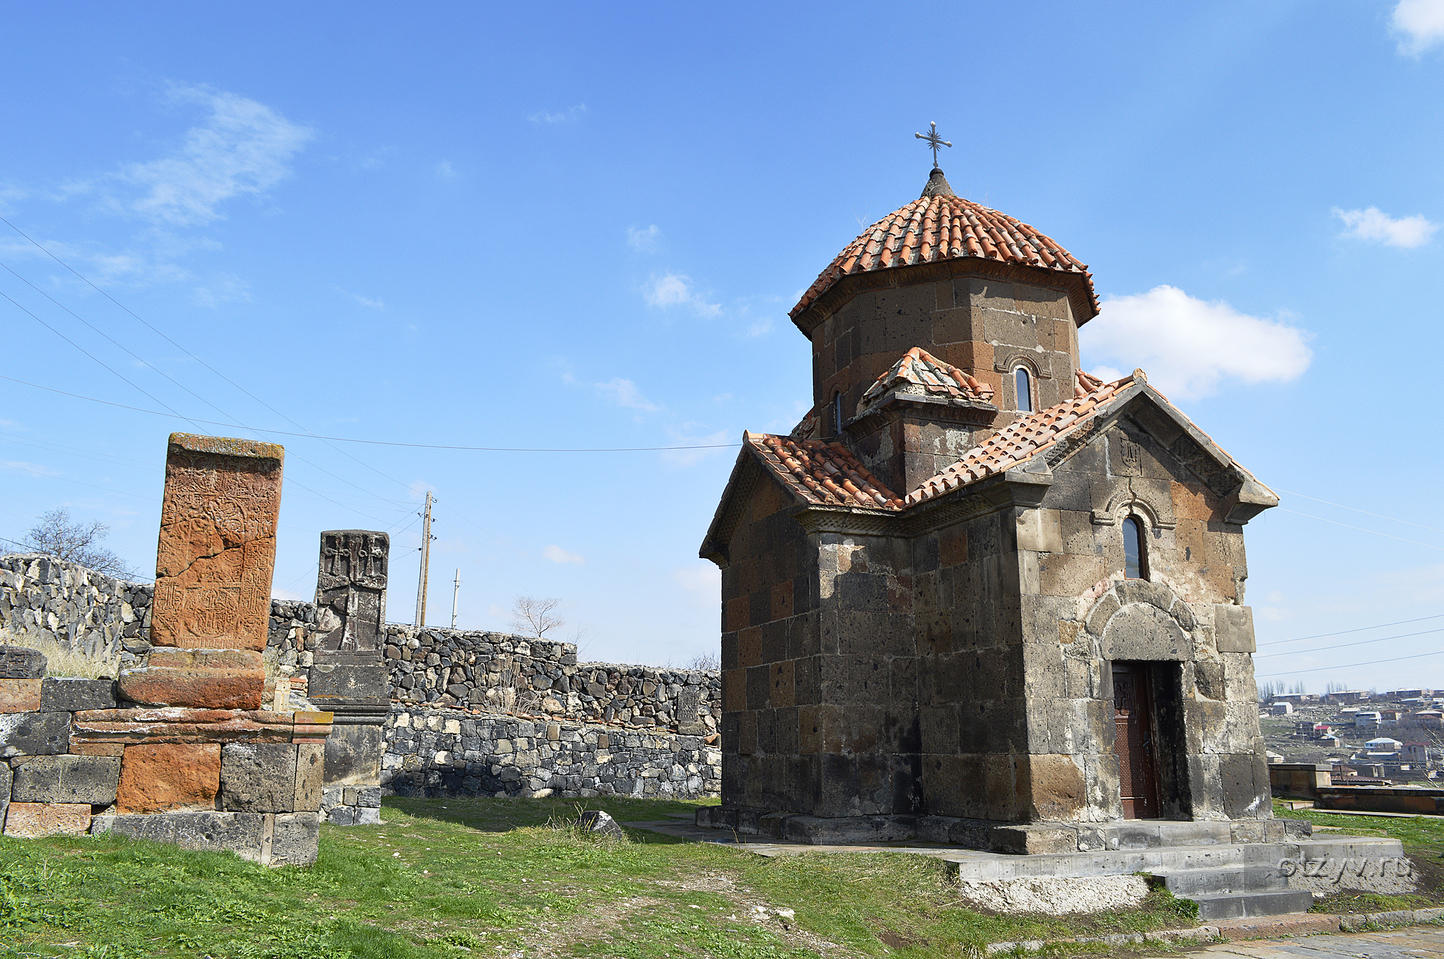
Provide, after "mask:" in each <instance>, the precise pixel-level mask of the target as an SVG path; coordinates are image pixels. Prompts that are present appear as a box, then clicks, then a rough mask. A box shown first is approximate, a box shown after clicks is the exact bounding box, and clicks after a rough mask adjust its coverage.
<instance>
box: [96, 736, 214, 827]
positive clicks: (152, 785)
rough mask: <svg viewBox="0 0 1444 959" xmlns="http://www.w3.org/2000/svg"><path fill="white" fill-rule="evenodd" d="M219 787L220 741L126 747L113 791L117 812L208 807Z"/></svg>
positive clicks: (211, 805) (148, 811)
mask: <svg viewBox="0 0 1444 959" xmlns="http://www.w3.org/2000/svg"><path fill="white" fill-rule="evenodd" d="M220 789H221V747H220V744H219V743H161V744H156V745H138V746H127V747H125V754H124V756H123V757H122V761H121V767H120V785H119V788H118V789H117V790H116V802H115V805H116V811H117V812H120V813H155V812H166V811H170V810H181V809H206V810H211V809H214V808H215V805H216V795H217V794H218V793H219V792H220Z"/></svg>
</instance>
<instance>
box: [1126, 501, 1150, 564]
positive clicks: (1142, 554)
mask: <svg viewBox="0 0 1444 959" xmlns="http://www.w3.org/2000/svg"><path fill="white" fill-rule="evenodd" d="M1122 525H1123V576H1124V578H1126V579H1147V578H1148V548H1147V544H1146V543H1145V542H1144V539H1143V521H1142V520H1141V519H1139V518H1138V517H1137V516H1129V517H1127V518H1126V519H1124V520H1123V524H1122Z"/></svg>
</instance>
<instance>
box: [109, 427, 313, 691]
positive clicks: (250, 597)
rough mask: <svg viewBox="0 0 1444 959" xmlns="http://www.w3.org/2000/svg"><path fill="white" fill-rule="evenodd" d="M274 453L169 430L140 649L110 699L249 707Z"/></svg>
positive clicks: (264, 446)
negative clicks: (146, 641)
mask: <svg viewBox="0 0 1444 959" xmlns="http://www.w3.org/2000/svg"><path fill="white" fill-rule="evenodd" d="M283 457H284V451H283V450H282V449H281V447H279V446H276V445H274V444H271V443H257V442H253V441H250V440H239V439H225V438H221V437H213V436H193V435H191V434H189V433H172V434H171V437H170V445H169V450H168V453H167V456H166V464H165V493H164V496H163V499H162V502H161V516H160V544H159V547H158V548H157V551H156V579H155V601H154V605H153V606H152V608H151V642H152V643H153V644H154V646H155V648H154V649H152V650H151V651H150V653H149V654H148V656H147V658H146V662H145V664H144V665H143V666H141V667H139V668H137V669H131V670H123V671H122V673H121V676H120V692H121V694H122V695H123V696H124V697H125V698H127V699H130V700H133V701H135V702H139V703H145V704H148V705H157V706H162V705H163V706H195V707H210V708H216V709H257V708H259V707H260V705H261V694H262V689H263V687H264V685H265V669H264V667H263V666H262V664H261V651H262V650H264V649H265V648H266V633H267V627H268V624H269V618H270V611H271V571H272V568H273V567H274V565H275V561H276V520H277V518H278V516H279V514H280V508H281V463H282V459H283Z"/></svg>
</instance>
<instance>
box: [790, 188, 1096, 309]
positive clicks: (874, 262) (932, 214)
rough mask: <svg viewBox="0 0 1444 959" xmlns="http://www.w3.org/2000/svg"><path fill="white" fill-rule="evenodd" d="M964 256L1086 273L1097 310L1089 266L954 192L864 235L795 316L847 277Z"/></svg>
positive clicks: (925, 200)
mask: <svg viewBox="0 0 1444 959" xmlns="http://www.w3.org/2000/svg"><path fill="white" fill-rule="evenodd" d="M963 257H978V258H981V259H986V260H995V261H997V262H999V263H1009V264H1014V265H1018V266H1034V267H1040V268H1043V269H1048V270H1059V271H1062V272H1065V273H1077V274H1082V275H1083V277H1084V278H1086V279H1087V281H1088V293H1089V297H1090V298H1091V299H1092V301H1093V308H1094V310H1095V311H1096V310H1097V309H1098V297H1097V294H1096V293H1094V292H1093V279H1092V277H1091V275H1090V274H1089V273H1088V267H1087V265H1086V264H1083V263H1080V262H1078V260H1077V259H1075V258H1074V257H1073V255H1072V254H1071V253H1069V252H1068V251H1067V250H1065V249H1063V247H1061V246H1059V245H1058V243H1056V242H1055V241H1054V240H1052V239H1050V238H1049V237H1047V236H1045V235H1044V234H1042V233H1039V232H1038V231H1037V230H1035V229H1033V228H1032V227H1031V226H1029V225H1028V224H1026V223H1022V222H1020V221H1018V220H1015V219H1013V218H1012V217H1010V216H1008V215H1007V214H1006V213H999V212H998V211H997V210H990V209H988V208H987V207H985V206H983V205H981V204H978V203H974V202H973V201H972V200H965V199H963V198H962V197H958V196H952V195H951V191H949V192H948V193H947V194H934V195H928V194H926V193H925V194H924V195H923V196H921V197H918V198H917V199H916V200H914V201H913V202H911V203H909V204H908V205H907V206H904V207H901V208H899V209H897V210H895V211H893V212H892V213H889V214H888V215H887V216H885V217H883V218H882V219H881V220H878V221H877V222H876V223H874V224H873V225H872V226H870V227H868V228H867V229H866V230H864V231H863V232H862V233H861V234H860V235H859V236H858V238H857V239H855V240H853V241H852V242H851V243H849V244H848V245H847V246H846V247H845V248H844V249H843V251H842V252H841V253H839V254H838V255H837V258H836V259H835V260H833V261H832V263H831V264H829V265H828V267H827V269H825V270H823V271H822V273H820V274H819V275H818V277H817V279H816V281H814V282H813V284H812V286H810V287H808V288H807V292H806V293H804V294H802V299H801V300H799V301H798V302H797V305H796V306H794V307H793V308H792V312H791V314H790V315H791V316H792V317H793V318H796V317H797V315H798V314H800V313H801V312H802V311H803V310H805V309H807V308H808V307H809V306H810V305H812V303H813V301H814V300H816V299H817V298H818V297H819V296H821V295H822V294H823V293H825V292H827V290H828V289H829V288H831V287H832V285H833V284H834V283H836V282H837V281H838V280H840V279H841V278H842V277H844V276H849V275H851V274H854V273H869V272H872V271H874V270H885V269H888V268H890V267H901V266H912V265H913V264H915V263H934V262H937V261H940V260H952V259H961V258H963Z"/></svg>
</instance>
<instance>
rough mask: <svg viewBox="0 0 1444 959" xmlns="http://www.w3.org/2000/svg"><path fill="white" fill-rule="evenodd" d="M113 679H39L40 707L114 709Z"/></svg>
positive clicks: (71, 709) (47, 708) (56, 677)
mask: <svg viewBox="0 0 1444 959" xmlns="http://www.w3.org/2000/svg"><path fill="white" fill-rule="evenodd" d="M115 707H116V701H115V680H113V679H71V678H68V677H59V676H52V677H49V678H46V679H44V680H42V681H41V684H40V708H41V709H45V710H57V711H59V710H68V711H69V712H76V711H77V710H81V709H114V708H115Z"/></svg>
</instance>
